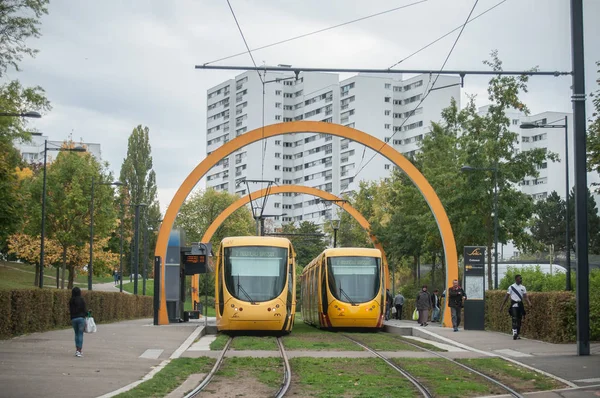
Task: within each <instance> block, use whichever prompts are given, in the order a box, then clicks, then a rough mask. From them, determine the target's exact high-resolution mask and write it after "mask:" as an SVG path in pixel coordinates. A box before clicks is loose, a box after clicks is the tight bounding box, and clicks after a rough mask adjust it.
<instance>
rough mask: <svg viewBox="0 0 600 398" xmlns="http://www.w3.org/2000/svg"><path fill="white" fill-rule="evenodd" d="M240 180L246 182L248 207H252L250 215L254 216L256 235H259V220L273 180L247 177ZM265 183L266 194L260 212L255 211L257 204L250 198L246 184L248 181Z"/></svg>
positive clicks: (249, 191)
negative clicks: (248, 199) (249, 178)
mask: <svg viewBox="0 0 600 398" xmlns="http://www.w3.org/2000/svg"><path fill="white" fill-rule="evenodd" d="M241 182H245V183H246V189H247V190H248V197H249V198H250V207H251V208H252V217H254V220H255V221H256V236H260V220H261V218H262V216H263V214H264V211H265V207H266V204H267V200H268V198H269V193H270V191H271V186H272V185H273V184H274V183H275V182H274V181H271V180H248V179H244V181H240V183H241ZM249 182H250V183H257V184H260V183H267V184H268V185H267V190H266V194H265V196H264V199H263V202H262V205H261V209H260V213H257V209H258V206H255V205H254V201H253V199H252V191H251V190H250V186H249V185H248V183H249ZM238 184H239V183H238Z"/></svg>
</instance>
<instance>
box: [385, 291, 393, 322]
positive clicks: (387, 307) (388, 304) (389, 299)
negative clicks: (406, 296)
mask: <svg viewBox="0 0 600 398" xmlns="http://www.w3.org/2000/svg"><path fill="white" fill-rule="evenodd" d="M392 301H394V297H392V293H390V289H385V320H386V321H387V320H389V319H390V309H391V308H392Z"/></svg>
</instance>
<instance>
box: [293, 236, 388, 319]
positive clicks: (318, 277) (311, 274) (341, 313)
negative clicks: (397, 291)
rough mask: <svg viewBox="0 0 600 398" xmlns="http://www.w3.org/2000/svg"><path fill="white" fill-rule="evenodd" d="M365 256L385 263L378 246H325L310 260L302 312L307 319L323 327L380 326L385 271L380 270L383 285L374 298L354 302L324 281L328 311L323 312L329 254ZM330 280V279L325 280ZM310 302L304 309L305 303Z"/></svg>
mask: <svg viewBox="0 0 600 398" xmlns="http://www.w3.org/2000/svg"><path fill="white" fill-rule="evenodd" d="M339 256H365V257H377V258H379V263H380V265H381V266H382V268H383V265H382V258H381V257H382V256H381V252H380V251H379V250H378V249H367V248H336V249H326V250H325V251H324V252H323V253H321V254H320V255H319V256H318V257H317V258H315V259H314V260H313V261H311V262H310V263H309V264H308V265H307V266H306V267H305V268H304V271H303V273H302V277H303V279H302V283H303V285H302V288H303V289H302V296H303V297H302V310H303V312H302V314H303V318H304V321H305V322H306V323H308V324H311V325H314V326H317V327H320V328H336V327H340V328H352V327H356V328H380V327H382V326H383V308H382V303H384V290H385V280H384V278H385V275H384V272H383V269H381V271H380V287H379V291H378V293H377V295H376V296H375V298H374V299H373V300H370V301H367V302H364V303H359V304H357V305H354V306H353V305H352V304H351V303H347V302H343V301H340V300H338V299H336V298H335V297H334V296H333V295H332V294H331V292H330V291H329V284H328V283H325V288H326V297H327V302H328V305H327V314H324V312H323V303H322V300H323V291H322V288H323V285H322V278H323V276H324V275H323V274H322V273H324V272H325V267H324V264H326V261H327V258H328V257H339ZM326 282H327V281H326ZM307 302H308V303H309V305H308V308H307V310H306V311H305V308H306V304H307Z"/></svg>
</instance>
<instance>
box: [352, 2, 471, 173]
mask: <svg viewBox="0 0 600 398" xmlns="http://www.w3.org/2000/svg"><path fill="white" fill-rule="evenodd" d="M477 3H479V0H475V3H474V4H473V7H472V8H471V11H470V12H469V15H468V16H467V19H466V20H465V23H464V24H463V26H462V29H461V30H460V32H459V33H458V36H456V39H455V40H454V43H453V44H452V47H451V48H450V51H448V55H447V56H446V59H445V60H444V63H443V64H442V67H441V68H440V70H439V72H438V73H437V76H436V77H435V80H434V81H433V84H432V85H431V88H429V89H428V90H427V91H426V94H425V95H423V97H422V98H421V100H420V101H419V103H418V104H417V106H416V107H414V109H413V110H412V111H410V113H409V114H408V116H407V117H406V118H405V119H404V121H403V122H402V123H401V124H400V126H399V127H398V130H396V129H394V130H395V131H394V132H393V133H392V135H391V137H389V140H390V141H391V140H392V139H393V138H394V136H395V135H396V133H397V132H398V131H400V130H401V129H402V127H403V126H404V125H405V124H406V122H407V121H408V120H409V119H410V118H411V117H412V116H413V115H414V114H415V112H416V110H417V109H419V107H420V106H421V104H422V103H423V101H425V99H426V98H427V97H428V96H429V94H430V93H431V90H432V89H433V88H434V87H435V84H436V83H437V80H438V78H439V77H440V75H441V74H442V72H443V71H444V67H445V66H446V63H447V62H448V60H449V59H450V56H451V55H452V52H453V51H454V48H455V47H456V44H457V43H458V40H459V39H460V37H461V35H462V32H463V31H464V29H465V26H467V22H468V21H469V19H470V18H471V15H472V14H473V11H474V10H475V7H477ZM385 145H387V143H384V144H383V145H382V146H381V147H380V148H379V149H378V150H377V151H376V152H375V153H374V154H373V156H371V158H370V159H369V160H368V161H367V163H365V165H364V166H362V168H360V169H359V170H358V171H357V172H356V174H354V178H355V179H356V178H357V177H358V175H359V174H360V172H361V171H362V170H364V169H365V167H367V166H368V164H369V163H370V162H371V161H372V160H373V159H374V158H375V156H376V155H378V154H380V153H381V149H383V147H384V146H385Z"/></svg>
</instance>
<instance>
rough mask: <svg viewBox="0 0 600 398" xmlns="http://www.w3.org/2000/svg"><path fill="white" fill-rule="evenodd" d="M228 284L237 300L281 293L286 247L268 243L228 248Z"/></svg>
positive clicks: (264, 297) (284, 271) (285, 267)
mask: <svg viewBox="0 0 600 398" xmlns="http://www.w3.org/2000/svg"><path fill="white" fill-rule="evenodd" d="M224 257H225V270H224V271H225V283H226V285H227V290H229V292H230V293H231V294H232V295H233V296H234V297H235V298H237V299H239V300H243V301H248V302H251V303H256V302H260V301H268V300H272V299H274V298H275V297H277V296H279V295H280V294H281V292H282V291H283V288H284V286H285V280H286V277H287V249H286V248H283V247H269V246H240V247H226V248H225V253H224Z"/></svg>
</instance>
